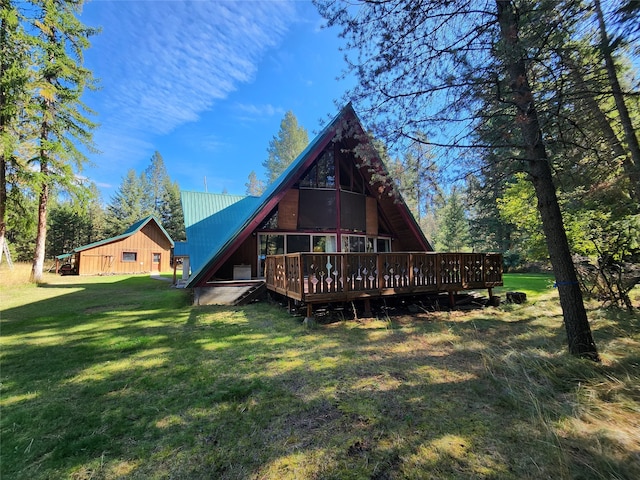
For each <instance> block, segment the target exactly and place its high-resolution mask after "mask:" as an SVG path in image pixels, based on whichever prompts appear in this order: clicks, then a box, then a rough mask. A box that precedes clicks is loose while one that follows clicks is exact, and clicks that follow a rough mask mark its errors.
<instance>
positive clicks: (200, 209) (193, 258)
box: [180, 191, 261, 273]
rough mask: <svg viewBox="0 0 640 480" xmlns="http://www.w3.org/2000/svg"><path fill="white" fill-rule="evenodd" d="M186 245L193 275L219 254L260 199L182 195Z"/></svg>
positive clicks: (182, 248) (210, 194) (234, 196)
mask: <svg viewBox="0 0 640 480" xmlns="http://www.w3.org/2000/svg"><path fill="white" fill-rule="evenodd" d="M181 198H182V211H183V212H184V227H185V232H186V234H187V241H186V246H183V245H181V248H180V250H181V251H182V252H188V254H189V262H190V264H191V269H192V271H193V272H196V273H197V272H198V270H200V268H201V267H203V265H205V264H206V263H207V261H208V260H209V259H211V258H212V257H213V256H214V255H215V253H216V252H218V251H219V250H220V249H221V248H222V247H223V246H224V245H225V243H226V242H227V241H228V240H229V239H230V237H232V234H233V233H234V232H237V231H238V229H239V228H240V227H241V225H242V223H243V222H244V220H245V219H246V218H248V217H252V216H253V215H254V214H255V212H256V209H257V207H258V206H259V205H260V201H261V198H260V197H247V196H241V195H226V194H218V193H202V192H188V191H183V192H181Z"/></svg>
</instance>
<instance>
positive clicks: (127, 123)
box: [93, 1, 295, 134]
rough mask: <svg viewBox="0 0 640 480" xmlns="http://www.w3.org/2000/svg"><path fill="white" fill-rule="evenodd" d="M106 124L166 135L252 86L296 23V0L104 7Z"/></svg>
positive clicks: (100, 68)
mask: <svg viewBox="0 0 640 480" xmlns="http://www.w3.org/2000/svg"><path fill="white" fill-rule="evenodd" d="M93 5H96V8H98V9H99V14H100V23H101V24H102V25H103V33H102V34H101V35H100V37H97V38H96V40H95V43H96V45H97V47H98V50H99V51H100V59H94V61H97V67H96V68H94V71H95V73H96V75H97V76H98V77H101V78H102V83H103V85H104V90H103V92H102V95H103V96H106V97H108V100H107V101H106V102H104V103H103V105H102V115H101V117H102V118H103V119H104V120H105V121H106V122H109V123H110V124H112V125H118V126H119V127H120V128H121V129H122V130H123V131H126V132H129V133H130V134H131V133H134V132H137V133H142V134H144V133H148V134H166V133H168V132H170V131H172V130H173V129H175V128H176V127H177V126H179V125H181V124H184V123H185V122H190V121H195V120H197V119H198V118H199V115H200V114H201V113H202V112H204V111H206V110H209V109H211V108H212V106H213V105H214V103H215V102H216V100H219V99H223V98H226V97H227V96H228V95H229V94H230V93H231V92H233V91H234V90H235V89H237V88H238V87H239V85H240V84H242V83H246V82H250V81H251V80H252V79H253V78H254V76H255V74H256V69H257V64H258V61H259V60H260V59H261V58H262V56H263V55H264V53H265V51H266V50H267V49H269V48H271V47H273V46H276V45H277V44H278V43H279V42H280V41H281V39H282V37H283V36H284V34H285V33H286V31H287V28H288V25H289V24H290V22H291V21H293V20H294V19H295V5H294V2H292V1H270V2H266V1H256V2H232V1H227V2H97V3H95V4H93Z"/></svg>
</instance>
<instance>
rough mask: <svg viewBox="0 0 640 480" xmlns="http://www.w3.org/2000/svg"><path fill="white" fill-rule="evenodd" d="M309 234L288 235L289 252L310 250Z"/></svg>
mask: <svg viewBox="0 0 640 480" xmlns="http://www.w3.org/2000/svg"><path fill="white" fill-rule="evenodd" d="M309 239H310V237H309V235H287V253H297V252H309V251H311V249H310V248H309Z"/></svg>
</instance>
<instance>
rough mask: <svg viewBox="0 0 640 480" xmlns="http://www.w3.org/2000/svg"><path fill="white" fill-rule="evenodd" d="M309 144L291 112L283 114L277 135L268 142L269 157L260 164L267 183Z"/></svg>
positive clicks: (305, 132) (276, 176) (302, 129)
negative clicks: (264, 172) (265, 172)
mask: <svg viewBox="0 0 640 480" xmlns="http://www.w3.org/2000/svg"><path fill="white" fill-rule="evenodd" d="M308 143H309V134H308V133H307V130H306V129H305V128H304V127H301V126H299V125H298V119H297V118H296V116H295V115H294V114H293V112H292V111H288V112H287V113H285V115H284V118H283V119H282V121H281V122H280V130H279V131H278V135H276V136H274V137H273V138H272V139H271V140H270V141H269V148H268V149H267V152H268V154H269V157H268V158H267V160H265V161H264V162H263V163H262V166H263V167H264V168H265V170H266V171H267V183H273V181H275V179H276V178H278V177H279V176H280V174H281V173H282V172H284V171H285V169H286V168H287V167H288V166H289V165H290V164H291V163H292V162H293V161H294V160H295V159H296V158H297V157H298V155H300V153H301V152H302V151H303V150H304V149H305V148H306V147H307V144H308Z"/></svg>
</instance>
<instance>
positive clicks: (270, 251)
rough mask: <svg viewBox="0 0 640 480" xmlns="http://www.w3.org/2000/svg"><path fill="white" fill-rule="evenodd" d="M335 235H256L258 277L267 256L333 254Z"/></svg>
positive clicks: (262, 274) (261, 272)
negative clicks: (306, 253)
mask: <svg viewBox="0 0 640 480" xmlns="http://www.w3.org/2000/svg"><path fill="white" fill-rule="evenodd" d="M336 250H337V249H336V236H335V235H311V234H298V233H295V234H294V233H290V234H284V233H283V234H279V235H272V234H268V233H261V234H259V235H258V276H260V277H262V276H264V262H265V258H266V257H267V255H282V254H284V253H298V252H335V251H336Z"/></svg>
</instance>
